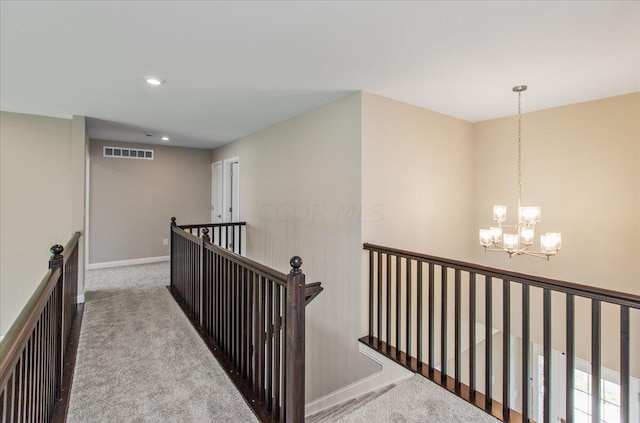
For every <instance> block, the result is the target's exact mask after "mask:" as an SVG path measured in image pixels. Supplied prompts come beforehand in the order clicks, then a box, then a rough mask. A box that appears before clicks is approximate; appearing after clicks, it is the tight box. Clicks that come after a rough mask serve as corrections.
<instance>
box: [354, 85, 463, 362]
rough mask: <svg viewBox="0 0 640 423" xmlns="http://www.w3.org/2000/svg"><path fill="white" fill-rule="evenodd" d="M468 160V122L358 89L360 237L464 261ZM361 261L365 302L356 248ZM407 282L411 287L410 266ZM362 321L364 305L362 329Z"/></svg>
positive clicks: (364, 328)
mask: <svg viewBox="0 0 640 423" xmlns="http://www.w3.org/2000/svg"><path fill="white" fill-rule="evenodd" d="M473 165H474V162H473V125H472V124H471V123H469V122H466V121H463V120H460V119H455V118H452V117H450V116H445V115H442V114H439V113H436V112H432V111H430V110H426V109H422V108H419V107H416V106H412V105H409V104H405V103H401V102H399V101H396V100H392V99H389V98H385V97H381V96H377V95H374V94H369V93H363V94H362V215H363V221H362V242H367V243H371V244H379V245H383V246H388V247H394V248H400V249H404V250H409V251H418V252H421V253H425V254H431V255H436V256H443V257H449V258H455V259H459V260H469V258H470V257H471V254H472V248H473V236H472V235H473V227H472V222H473ZM362 261H363V263H362V286H363V292H364V296H363V298H362V303H363V304H367V303H368V299H367V297H366V295H367V292H368V280H369V279H368V278H369V276H368V275H369V271H368V262H369V258H368V254H366V253H364V252H363V253H362ZM383 265H384V268H383V273H386V264H384V263H383ZM392 266H393V267H392V273H395V263H392ZM414 266H415V265H414ZM403 274H404V269H403ZM413 284H414V288H413V289H414V290H413V292H416V291H415V289H416V288H415V284H416V281H415V271H414V281H413ZM438 292H439V290H438V289H437V290H436V294H438ZM403 295H404V294H403ZM403 298H404V297H403ZM391 301H392V302H394V301H395V297H393V298H391ZM403 301H404V300H403ZM438 307H439V306H438ZM449 310H451V311H453V306H450V307H449ZM367 322H368V310H367V309H366V308H364V309H363V314H362V316H361V328H362V334H363V335H364V334H366V332H367V331H368V326H367V325H368V324H367ZM403 325H404V323H403ZM394 326H395V324H394ZM393 333H395V331H393ZM393 336H395V335H393ZM415 344H416V340H415V339H414V342H413V345H414V346H415ZM438 360H439V358H438Z"/></svg>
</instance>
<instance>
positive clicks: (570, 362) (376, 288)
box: [360, 244, 640, 423]
mask: <svg viewBox="0 0 640 423" xmlns="http://www.w3.org/2000/svg"><path fill="white" fill-rule="evenodd" d="M364 249H365V250H367V251H368V252H369V299H368V300H369V322H368V323H369V334H368V335H367V336H364V337H362V338H361V339H360V341H361V342H362V343H364V344H366V345H368V346H370V347H371V348H374V349H376V350H377V351H379V352H380V353H382V354H384V355H386V356H387V357H389V358H390V359H392V360H394V361H396V362H398V363H399V364H401V365H403V366H405V367H406V368H408V369H410V370H412V371H414V372H416V373H421V374H422V375H424V376H425V377H427V378H429V379H431V380H433V381H434V382H436V383H439V384H441V385H442V386H443V387H445V388H446V389H448V390H450V391H451V392H454V393H455V394H457V395H458V396H460V397H461V398H463V399H465V400H467V401H469V402H471V403H473V404H475V405H476V406H478V407H480V408H482V409H484V410H485V411H486V412H488V413H490V414H492V415H494V416H495V417H497V418H499V419H501V420H503V421H523V422H528V421H530V420H537V418H538V416H537V415H536V416H532V415H531V414H532V413H531V412H530V409H531V404H532V395H531V393H530V386H529V384H530V379H531V377H532V376H533V372H532V367H533V366H532V365H531V364H532V363H531V355H532V354H531V353H532V351H531V345H532V337H531V333H532V328H534V327H535V328H538V327H537V326H535V325H536V324H539V322H536V321H533V320H532V319H531V311H532V300H533V298H532V297H533V296H532V294H536V295H537V294H541V295H542V315H543V317H542V326H543V328H542V331H543V350H544V352H543V366H544V370H543V372H544V377H543V384H544V388H543V391H544V392H543V393H542V395H543V399H542V404H541V405H542V408H543V410H542V412H543V421H544V422H545V423H548V422H551V421H552V412H551V410H552V402H553V401H558V398H553V397H552V394H551V392H552V388H553V386H552V384H553V381H552V375H551V368H552V365H551V362H552V354H551V352H552V336H551V335H552V331H553V330H555V329H554V326H555V327H557V325H558V323H556V322H557V321H558V320H555V319H560V322H562V319H564V321H565V325H564V326H565V327H566V340H565V348H566V351H565V356H566V374H565V381H564V382H565V383H566V404H565V410H564V413H565V417H566V418H565V419H564V421H566V422H568V423H571V422H573V421H574V405H575V398H574V388H575V386H574V377H575V370H574V368H575V363H576V309H577V307H576V299H577V298H580V300H579V301H581V302H582V301H587V302H589V303H590V308H591V319H590V320H591V322H590V324H591V332H592V342H591V346H590V352H591V381H590V384H591V387H592V391H591V405H590V408H591V410H590V411H591V419H592V422H594V423H600V421H601V418H602V411H603V410H602V409H601V401H602V397H603V392H601V384H600V382H601V375H602V374H601V372H602V363H601V360H602V349H601V347H602V346H601V335H602V312H601V310H602V305H603V304H606V305H607V307H608V308H611V306H613V307H616V308H617V313H618V316H619V317H618V318H619V325H620V337H619V366H620V421H621V422H623V423H627V422H629V419H630V407H629V405H630V402H629V400H630V386H629V385H630V356H631V357H637V356H639V355H640V351H633V354H630V346H631V345H636V346H637V345H639V344H638V343H639V342H640V339H638V338H639V337H640V332H638V330H637V329H636V330H635V331H631V330H630V313H633V312H636V313H637V312H640V296H637V295H633V294H628V293H622V292H616V291H611V290H606V289H600V288H595V287H591V286H586V285H579V284H575V283H571V282H564V281H559V280H554V279H548V278H542V277H537V276H531V275H526V274H521V273H515V272H510V271H506V270H500V269H494V268H490V267H485V266H480V265H476V264H471V263H465V262H460V261H455V260H450V259H446V258H441V257H434V256H428V255H424V254H420V253H415V252H410V251H403V250H399V249H394V248H389V247H383V246H379V245H372V244H364ZM463 282H464V284H465V285H466V287H465V289H464V291H465V301H463V300H462V292H463V286H464V285H463ZM516 286H519V287H520V289H517V290H516V294H521V295H518V296H521V298H522V299H521V301H518V302H514V301H512V298H511V292H512V288H514V287H516ZM451 288H453V298H451V297H452V295H451ZM483 288H484V298H482V297H480V295H482V293H479V292H478V290H481V289H483ZM496 288H497V289H496ZM552 293H553V294H554V297H559V298H557V299H558V300H561V301H562V300H564V303H565V305H566V312H564V313H562V314H564V316H563V315H562V314H561V315H558V313H557V311H555V312H554V311H553V307H552V302H551V298H552ZM500 297H501V298H500ZM482 299H483V300H484V303H485V306H484V316H482V313H480V312H481V310H477V309H476V302H477V301H476V300H482ZM496 299H497V301H499V302H500V301H501V304H502V313H501V314H502V316H501V320H502V324H501V326H502V327H501V328H500V329H501V330H502V342H501V343H502V345H501V346H499V347H498V348H494V347H495V346H494V342H493V336H494V335H495V334H496V333H497V331H496V329H495V326H496V325H495V321H494V320H493V319H494V318H495V317H496V316H494V314H495V312H494V310H493V308H494V305H493V304H494V302H495V301H496ZM450 302H451V303H453V313H450V309H449V307H450V306H451V305H450ZM519 307H520V308H521V310H522V319H521V321H519V322H517V323H514V322H512V309H513V310H517V309H518V308H519ZM463 308H464V309H465V312H466V310H468V317H465V318H464V319H463V317H462V312H463ZM436 311H439V313H437V312H436ZM450 314H452V315H453V316H454V317H453V319H451V318H450ZM478 314H480V319H478ZM552 316H553V319H554V320H552ZM482 318H483V319H482ZM498 318H499V316H498ZM451 320H453V322H451ZM465 320H466V321H465ZM482 320H484V321H482ZM451 324H453V331H451V329H450V328H451V326H450V325H451ZM515 324H518V325H520V328H517V329H520V330H521V353H520V356H519V357H516V360H514V363H512V362H511V360H512V357H513V356H514V354H513V351H512V350H511V346H512V343H511V337H512V336H513V329H515V328H516V326H515ZM581 324H589V322H584V321H582V322H581ZM464 325H466V326H468V328H469V329H465V330H464V332H466V333H464V334H463V326H464ZM482 325H484V328H482ZM478 328H480V329H478ZM450 332H453V337H454V340H453V349H454V351H453V360H452V361H453V366H452V367H453V368H449V363H448V361H450V357H451V353H450V351H449V350H448V349H449V339H450V335H451V334H450ZM437 334H439V336H437ZM463 335H464V336H466V337H468V338H467V339H465V340H464V341H463ZM483 337H484V339H482V338H483ZM438 338H439V339H438ZM480 341H484V357H491V358H492V359H489V360H485V365H484V368H483V369H482V368H480V369H478V368H477V366H478V364H477V361H478V353H479V351H477V349H478V348H477V347H476V345H477V344H478V343H479V342H480ZM465 343H466V344H468V350H467V351H463V345H464V344H465ZM634 343H635V344H634ZM463 353H464V354H465V355H466V354H468V356H469V360H468V361H469V364H468V366H469V367H468V369H465V371H466V372H465V373H468V375H469V376H468V377H467V376H466V377H465V380H464V382H465V383H463V380H462V372H463V369H462V357H463ZM437 355H438V356H439V357H437ZM496 355H497V356H499V357H498V358H499V359H500V360H501V364H502V380H501V381H497V383H498V384H500V385H501V388H502V389H501V390H502V398H501V399H500V398H494V395H493V394H492V393H493V383H492V379H493V373H494V371H493V368H492V361H493V357H494V356H496ZM437 360H439V362H438V361H437ZM512 364H513V365H514V366H517V365H519V367H520V371H521V375H522V378H521V380H522V382H521V383H522V385H521V386H512V383H511V376H512V370H511V369H512ZM478 374H480V375H482V376H483V378H484V386H478V384H477V383H476V378H477V376H478ZM514 390H520V393H521V394H520V397H521V399H520V400H519V401H518V402H519V403H518V404H516V405H517V407H518V408H519V409H520V410H521V413H518V412H516V411H515V410H514V409H513V408H514V404H512V402H511V396H512V391H514Z"/></svg>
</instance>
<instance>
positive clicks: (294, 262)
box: [289, 256, 302, 275]
mask: <svg viewBox="0 0 640 423" xmlns="http://www.w3.org/2000/svg"><path fill="white" fill-rule="evenodd" d="M289 264H291V274H292V275H299V274H300V273H302V269H301V268H300V267H301V266H302V258H300V257H299V256H293V257H291V260H289Z"/></svg>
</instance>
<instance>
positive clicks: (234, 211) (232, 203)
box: [222, 157, 240, 223]
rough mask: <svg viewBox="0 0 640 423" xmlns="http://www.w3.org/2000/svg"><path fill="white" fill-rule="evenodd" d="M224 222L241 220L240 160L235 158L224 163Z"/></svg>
mask: <svg viewBox="0 0 640 423" xmlns="http://www.w3.org/2000/svg"><path fill="white" fill-rule="evenodd" d="M223 173H224V200H223V202H224V206H223V213H222V221H223V222H225V223H226V222H238V221H239V220H240V160H239V158H238V157H233V158H231V159H227V160H225V161H224V167H223Z"/></svg>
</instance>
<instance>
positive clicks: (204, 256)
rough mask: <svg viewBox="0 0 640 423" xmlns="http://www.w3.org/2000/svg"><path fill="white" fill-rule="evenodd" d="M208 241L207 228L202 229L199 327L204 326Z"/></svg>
mask: <svg viewBox="0 0 640 423" xmlns="http://www.w3.org/2000/svg"><path fill="white" fill-rule="evenodd" d="M209 242H210V239H209V229H208V228H204V229H202V239H201V240H200V280H199V282H198V283H199V288H200V304H199V307H200V327H201V328H202V327H203V326H204V316H203V315H204V313H203V311H204V283H205V280H204V272H205V269H207V266H206V263H205V260H206V259H207V249H206V248H205V245H206V244H207V243H209Z"/></svg>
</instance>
